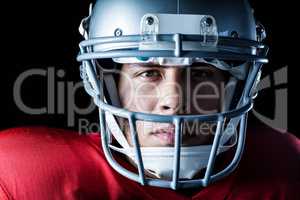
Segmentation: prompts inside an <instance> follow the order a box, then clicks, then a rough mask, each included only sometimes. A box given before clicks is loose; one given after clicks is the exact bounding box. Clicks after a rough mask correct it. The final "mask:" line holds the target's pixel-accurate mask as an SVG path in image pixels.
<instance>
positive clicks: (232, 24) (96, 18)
mask: <svg viewBox="0 0 300 200" xmlns="http://www.w3.org/2000/svg"><path fill="white" fill-rule="evenodd" d="M148 13H161V14H192V15H211V16H213V17H214V18H215V20H216V23H217V27H218V34H219V36H227V37H238V38H240V39H249V40H257V37H256V23H255V19H254V16H253V12H252V9H251V7H250V5H249V3H248V1H247V0H227V1H223V0H184V1H183V0H181V1H180V0H178V1H176V0H101V1H100V0H99V1H97V2H96V4H95V5H94V8H93V11H92V15H91V19H90V24H89V38H96V37H114V36H115V33H116V31H119V33H120V31H121V34H122V35H139V34H140V22H141V19H142V17H143V16H144V15H145V14H148ZM170 23H176V22H170ZM186 23H189V22H186Z"/></svg>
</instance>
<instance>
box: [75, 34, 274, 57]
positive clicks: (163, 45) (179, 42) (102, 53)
mask: <svg viewBox="0 0 300 200" xmlns="http://www.w3.org/2000/svg"><path fill="white" fill-rule="evenodd" d="M206 37H210V36H206ZM203 41H204V36H201V35H182V34H158V35H132V36H121V37H103V38H96V39H90V40H85V41H82V42H81V43H80V45H79V47H80V52H81V53H80V55H79V56H78V57H77V60H78V61H80V62H82V61H84V60H92V59H103V58H122V57H198V58H208V59H220V60H244V61H248V62H253V61H256V62H260V63H267V62H268V60H267V58H266V57H265V55H266V54H267V51H268V47H267V46H265V45H263V44H262V43H259V42H256V41H251V40H243V39H239V40H236V39H234V38H230V37H219V38H218V44H217V45H216V46H215V45H212V46H207V45H201V43H203ZM141 44H147V45H148V48H142V49H141V48H140V45H141ZM91 49H93V51H92V52H91Z"/></svg>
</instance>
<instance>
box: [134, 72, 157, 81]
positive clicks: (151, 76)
mask: <svg viewBox="0 0 300 200" xmlns="http://www.w3.org/2000/svg"><path fill="white" fill-rule="evenodd" d="M139 76H140V77H141V78H143V79H146V80H151V81H155V80H159V79H160V78H161V77H162V75H161V73H160V71H158V70H147V71H144V72H142V73H140V74H139Z"/></svg>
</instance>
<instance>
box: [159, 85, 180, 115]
mask: <svg viewBox="0 0 300 200" xmlns="http://www.w3.org/2000/svg"><path fill="white" fill-rule="evenodd" d="M181 104H182V86H181V85H180V84H179V83H178V82H176V81H172V82H168V83H166V84H165V85H164V86H163V87H162V88H161V96H160V99H159V112H160V113H161V114H163V115H174V114H178V113H179V112H180V108H181Z"/></svg>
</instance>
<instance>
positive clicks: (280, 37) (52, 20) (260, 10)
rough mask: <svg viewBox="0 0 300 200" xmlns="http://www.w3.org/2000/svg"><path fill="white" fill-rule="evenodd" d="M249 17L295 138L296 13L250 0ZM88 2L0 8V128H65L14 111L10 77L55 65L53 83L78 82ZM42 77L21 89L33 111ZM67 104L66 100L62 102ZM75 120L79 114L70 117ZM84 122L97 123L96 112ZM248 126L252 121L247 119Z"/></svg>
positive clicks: (58, 117)
mask: <svg viewBox="0 0 300 200" xmlns="http://www.w3.org/2000/svg"><path fill="white" fill-rule="evenodd" d="M250 2H251V5H252V7H253V8H254V10H255V15H256V17H257V19H259V21H261V22H262V24H264V26H265V28H266V31H267V33H268V38H267V40H266V43H267V45H269V46H270V53H269V59H270V63H269V64H267V65H265V67H264V73H263V74H264V75H266V74H269V73H271V72H273V71H276V70H277V69H279V68H282V67H284V66H288V85H283V86H282V87H288V100H289V101H288V130H289V132H291V133H293V134H295V135H298V136H299V131H298V130H299V129H298V127H297V118H298V117H297V115H296V114H297V112H298V110H299V109H298V101H297V99H298V98H297V95H298V94H297V93H298V88H297V87H298V83H297V82H296V81H297V79H298V75H297V71H298V70H297V69H296V68H297V65H296V64H295V62H293V61H295V60H296V58H297V57H295V56H294V54H295V53H293V51H294V50H293V49H295V48H294V47H296V41H297V30H296V26H297V25H298V22H297V18H296V17H295V15H296V13H294V12H293V11H292V7H293V6H292V5H290V4H289V1H284V2H280V1H259V0H255V1H250ZM89 3H90V1H84V0H73V1H61V0H51V1H50V0H44V1H33V0H27V1H20V0H17V1H13V2H10V3H8V4H7V3H5V4H2V6H1V10H2V12H1V15H2V16H1V19H2V20H1V35H2V37H1V38H2V40H1V41H2V45H1V46H2V48H3V49H2V51H1V54H2V55H1V57H2V59H1V98H0V99H1V104H0V105H1V107H0V110H1V122H0V129H5V128H9V127H16V126H29V125H47V126H51V127H62V128H71V129H76V128H77V127H76V126H75V127H68V126H67V123H66V120H67V118H66V115H62V114H50V115H49V114H44V115H28V114H25V113H23V112H22V111H20V110H19V109H18V108H17V106H16V105H15V103H14V100H13V85H14V81H15V80H16V78H17V77H18V76H19V75H20V74H21V73H22V72H24V71H26V70H27V69H32V68H39V69H45V70H47V68H48V67H51V66H52V67H55V69H56V70H59V69H63V70H64V71H65V72H66V75H65V76H64V77H63V78H58V79H57V81H64V82H66V81H74V82H78V81H79V80H80V78H79V64H78V63H77V62H76V59H75V58H76V55H77V54H78V43H79V41H81V39H82V38H81V36H80V35H79V33H78V31H77V30H78V25H79V23H80V21H81V19H82V18H83V17H84V16H86V15H87V14H88V6H89ZM46 83H47V82H46V80H45V79H41V78H32V79H30V81H27V82H26V83H25V84H24V85H23V88H22V97H23V99H24V101H25V103H26V104H28V105H34V106H36V107H41V106H45V105H46V104H47V84H46ZM273 97H274V94H273V92H272V91H271V90H270V91H264V92H262V93H261V95H260V97H259V98H258V99H257V100H256V110H258V111H260V112H261V113H264V114H265V115H267V116H272V113H273V107H272V105H273V103H272V102H273ZM66 101H67V100H66ZM89 101H90V99H89V97H88V96H87V95H86V94H85V92H84V91H83V90H80V91H78V93H77V94H76V103H77V105H80V107H85V106H86V105H87V104H88V103H89ZM76 117H77V118H79V117H83V116H76ZM84 117H85V118H89V119H92V121H97V112H93V113H92V114H90V115H88V116H84ZM250 123H256V119H255V118H254V117H253V116H250Z"/></svg>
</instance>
